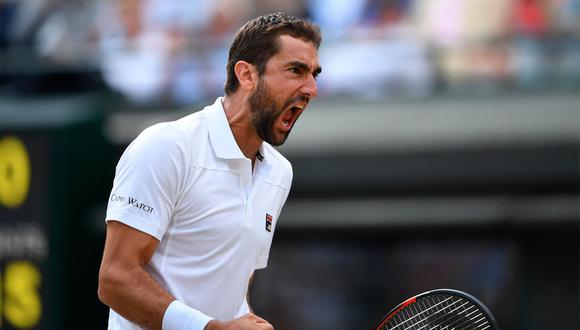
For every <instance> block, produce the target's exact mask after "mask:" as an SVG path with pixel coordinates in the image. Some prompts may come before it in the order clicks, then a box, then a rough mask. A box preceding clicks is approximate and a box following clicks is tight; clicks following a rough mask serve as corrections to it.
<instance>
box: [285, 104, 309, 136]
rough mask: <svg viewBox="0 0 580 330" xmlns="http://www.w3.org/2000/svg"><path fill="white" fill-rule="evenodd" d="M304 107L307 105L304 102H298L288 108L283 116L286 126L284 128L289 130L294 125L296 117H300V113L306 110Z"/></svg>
mask: <svg viewBox="0 0 580 330" xmlns="http://www.w3.org/2000/svg"><path fill="white" fill-rule="evenodd" d="M304 107H305V105H304V104H297V105H294V106H292V107H290V108H289V109H288V110H286V111H285V112H284V114H283V116H282V125H283V126H284V128H286V129H288V130H289V129H290V128H292V126H293V125H294V123H295V122H296V119H298V117H299V116H300V114H301V113H302V112H303V111H304Z"/></svg>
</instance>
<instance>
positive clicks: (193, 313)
mask: <svg viewBox="0 0 580 330" xmlns="http://www.w3.org/2000/svg"><path fill="white" fill-rule="evenodd" d="M212 320H213V318H212V317H209V316H207V315H205V314H203V313H202V312H200V311H198V310H197V309H194V308H191V307H189V306H187V305H185V304H184V303H182V302H181V301H179V300H174V301H172V302H171V303H170V304H169V306H167V310H165V314H164V315H163V321H162V326H161V329H162V330H204V329H205V328H206V325H207V324H208V323H210V322H211V321H212Z"/></svg>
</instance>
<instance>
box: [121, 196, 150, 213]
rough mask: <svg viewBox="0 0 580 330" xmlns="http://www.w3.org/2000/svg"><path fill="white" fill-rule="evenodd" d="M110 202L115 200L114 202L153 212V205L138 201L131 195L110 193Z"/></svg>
mask: <svg viewBox="0 0 580 330" xmlns="http://www.w3.org/2000/svg"><path fill="white" fill-rule="evenodd" d="M111 202H116V203H123V204H125V203H126V204H127V205H132V206H134V207H136V208H138V209H140V210H143V211H145V212H147V213H153V207H151V206H149V205H147V204H145V203H142V202H140V201H139V200H138V199H136V198H133V197H124V196H120V195H117V194H112V195H111Z"/></svg>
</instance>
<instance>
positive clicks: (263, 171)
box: [98, 13, 321, 330]
mask: <svg viewBox="0 0 580 330" xmlns="http://www.w3.org/2000/svg"><path fill="white" fill-rule="evenodd" d="M320 42H321V36H320V30H319V27H318V26H316V25H315V24H313V23H311V22H309V21H307V20H303V19H298V18H295V17H292V16H289V15H286V14H283V13H276V14H271V15H266V16H262V17H258V18H256V19H253V20H251V21H249V22H248V23H246V24H245V25H244V26H243V27H242V28H241V29H240V30H239V31H238V32H237V34H236V35H235V38H234V41H233V43H232V45H231V48H230V53H229V59H228V63H227V81H226V83H225V96H224V97H220V98H218V99H217V100H216V101H215V103H214V104H212V105H209V106H207V107H206V108H204V109H203V110H201V111H198V112H195V113H193V114H191V115H189V116H186V117H184V118H181V119H179V120H176V121H173V122H166V123H160V124H156V125H153V126H151V127H149V128H147V129H145V130H144V131H143V132H142V133H141V134H140V135H139V136H138V137H137V138H136V139H135V140H134V141H133V142H132V143H131V144H130V145H129V146H128V147H127V149H126V150H125V152H124V153H123V155H122V157H121V159H120V160H119V163H118V165H117V168H116V173H115V180H114V182H113V188H112V191H111V195H110V197H109V201H108V208H107V215H106V223H107V238H106V242H105V248H104V253H103V260H102V263H101V268H100V272H99V291H98V295H99V299H100V300H101V301H102V302H104V303H105V304H107V305H108V306H109V307H110V314H109V330H112V329H141V328H146V329H171V330H173V329H183V330H185V329H188V330H201V329H207V330H214V329H241V330H244V329H273V327H272V325H271V324H270V323H269V322H268V321H266V320H264V319H262V318H260V317H258V316H256V315H255V314H253V313H252V312H251V309H250V307H249V305H248V301H247V292H248V287H249V285H250V282H251V279H252V277H253V273H254V271H255V270H257V269H261V268H265V267H266V264H267V260H268V254H269V250H270V245H271V243H272V235H273V233H274V228H275V227H276V222H277V220H278V216H279V215H280V211H281V209H282V206H283V205H284V203H285V201H286V198H287V196H288V192H289V189H290V185H291V181H292V168H291V165H290V163H289V162H288V161H287V160H286V159H285V158H284V157H283V156H282V155H281V154H280V153H278V152H277V151H276V150H275V149H274V148H273V147H272V146H277V145H281V144H282V143H284V141H285V140H286V138H287V137H288V134H289V133H290V131H291V129H292V127H293V126H294V124H295V123H296V121H297V119H298V117H299V116H300V114H301V113H302V112H303V111H304V109H305V108H306V106H307V105H308V103H309V101H310V100H311V99H312V98H314V97H315V96H316V94H317V84H316V80H315V78H316V76H317V75H318V74H319V73H320V71H321V69H320V65H319V62H318V47H319V45H320Z"/></svg>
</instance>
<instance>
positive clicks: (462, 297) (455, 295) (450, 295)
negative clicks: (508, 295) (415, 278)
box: [375, 289, 499, 330]
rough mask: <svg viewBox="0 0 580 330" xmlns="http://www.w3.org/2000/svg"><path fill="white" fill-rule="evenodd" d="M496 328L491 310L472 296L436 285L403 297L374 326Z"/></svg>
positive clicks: (394, 329) (382, 329)
mask: <svg viewBox="0 0 580 330" xmlns="http://www.w3.org/2000/svg"><path fill="white" fill-rule="evenodd" d="M410 329H414V330H415V329H421V330H429V329H450V330H451V329H478V330H484V329H485V330H498V329H499V327H498V325H497V322H496V320H495V318H494V316H493V314H492V313H491V311H490V310H489V309H488V308H487V307H486V306H485V305H484V304H483V303H482V302H481V301H479V300H478V299H477V298H475V297H474V296H472V295H470V294H468V293H465V292H462V291H459V290H454V289H436V290H431V291H427V292H423V293H421V294H419V295H416V296H414V297H412V298H409V299H407V300H405V301H404V302H402V303H400V304H399V305H397V307H395V308H393V309H392V310H391V311H390V312H389V313H387V314H386V315H385V316H384V317H383V318H382V319H381V320H380V322H379V323H378V325H377V326H376V327H375V330H410Z"/></svg>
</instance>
